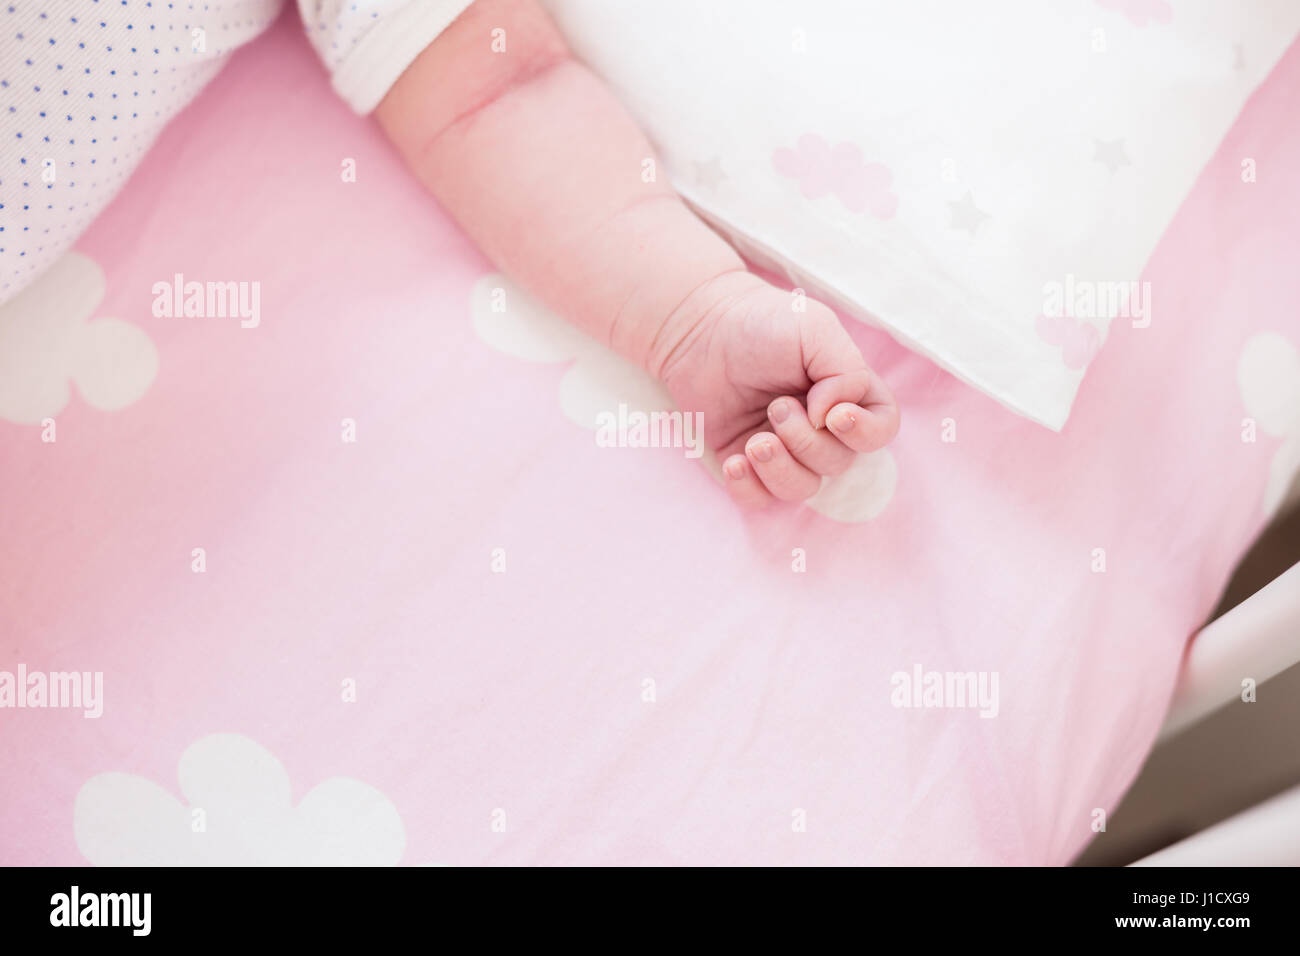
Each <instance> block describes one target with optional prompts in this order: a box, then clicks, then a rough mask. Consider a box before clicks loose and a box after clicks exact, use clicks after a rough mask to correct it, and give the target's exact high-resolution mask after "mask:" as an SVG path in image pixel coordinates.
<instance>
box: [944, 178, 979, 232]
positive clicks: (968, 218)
mask: <svg viewBox="0 0 1300 956" xmlns="http://www.w3.org/2000/svg"><path fill="white" fill-rule="evenodd" d="M948 209H949V211H950V212H951V213H952V228H954V229H965V230H966V231H967V232H968V233H970V234H971V235H972V236H973V235H975V233H976V232H977V231H978V230H979V227H980V223H982V222H983V221H984V220H985V219H987V218H988V217H989V214H988V213H986V212H985V211H984V210H982V209H980V208H979V207H978V206H976V205H975V198H974V196H973V195H972V194H971V192H970V190H969V189H968V190H966V198H965V199H963V200H962V201H961V202H949V203H948Z"/></svg>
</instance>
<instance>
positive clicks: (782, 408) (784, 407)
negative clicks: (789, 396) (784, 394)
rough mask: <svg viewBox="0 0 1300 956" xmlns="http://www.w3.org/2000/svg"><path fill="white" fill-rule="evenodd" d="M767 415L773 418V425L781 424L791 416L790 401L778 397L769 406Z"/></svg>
mask: <svg viewBox="0 0 1300 956" xmlns="http://www.w3.org/2000/svg"><path fill="white" fill-rule="evenodd" d="M767 417H768V418H770V419H772V424H773V425H780V424H781V423H782V422H783V421H785V420H786V419H787V418H789V417H790V403H789V402H787V401H786V400H785V399H784V398H778V399H777V400H776V401H775V402H773V403H772V404H771V405H769V406H767Z"/></svg>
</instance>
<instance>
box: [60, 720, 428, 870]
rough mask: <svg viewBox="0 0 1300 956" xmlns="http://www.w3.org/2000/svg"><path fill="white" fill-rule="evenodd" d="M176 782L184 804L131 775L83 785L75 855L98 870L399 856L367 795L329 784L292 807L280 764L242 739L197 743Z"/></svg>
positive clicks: (375, 798) (399, 834)
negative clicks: (198, 823) (200, 820)
mask: <svg viewBox="0 0 1300 956" xmlns="http://www.w3.org/2000/svg"><path fill="white" fill-rule="evenodd" d="M178 776H179V779H180V789H181V793H182V794H183V795H184V797H185V800H184V802H182V801H181V800H178V799H176V797H174V796H172V794H171V793H169V792H168V791H167V790H165V789H164V788H163V787H161V786H159V785H158V784H157V783H154V782H153V781H152V780H148V779H146V778H144V777H138V776H135V775H134V774H129V773H102V774H99V775H98V776H95V777H91V778H90V779H89V780H87V781H86V783H84V784H83V785H82V787H81V789H80V790H79V791H78V792H77V799H76V803H75V805H74V808H73V828H74V831H75V833H76V839H77V848H78V849H79V850H81V852H82V854H83V855H84V856H85V857H86V859H88V860H89V861H90V862H91V863H93V864H95V865H96V866H393V865H395V864H396V863H397V862H398V860H400V859H401V857H402V853H403V851H404V850H405V848H406V831H405V829H404V828H403V826H402V820H401V817H400V816H399V815H398V813H397V808H396V807H394V806H393V804H392V802H391V801H389V799H388V798H387V797H385V796H384V795H383V794H382V793H380V792H379V791H378V790H376V789H375V788H374V787H371V786H369V785H368V784H364V783H361V782H360V781H358V780H351V779H348V778H346V777H332V778H330V779H329V780H326V781H324V782H323V783H319V784H317V785H316V786H315V787H313V788H312V789H311V790H309V791H308V792H307V793H306V795H304V796H303V798H302V800H300V801H299V802H298V805H297V806H296V807H295V806H291V805H290V802H289V801H290V793H291V790H290V786H289V775H288V774H287V773H286V772H285V769H284V766H283V764H281V763H280V761H279V760H277V759H276V758H275V757H274V756H273V755H272V754H271V753H269V752H268V751H267V750H266V749H265V748H263V747H262V746H260V745H259V744H258V743H256V742H255V741H253V740H250V739H249V738H248V737H244V736H242V735H240V734H212V735H210V736H207V737H201V738H200V739H198V740H196V741H195V742H194V743H193V744H191V745H190V746H189V747H188V748H187V749H186V750H185V752H184V753H183V754H182V755H181V759H180V765H179V768H178ZM196 810H201V811H203V814H202V817H203V823H204V829H203V830H201V831H199V832H195V826H194V821H195V819H196V813H195V811H196Z"/></svg>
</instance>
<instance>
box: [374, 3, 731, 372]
mask: <svg viewBox="0 0 1300 956" xmlns="http://www.w3.org/2000/svg"><path fill="white" fill-rule="evenodd" d="M494 30H504V31H505V32H504V41H505V52H494V51H493V49H492V42H493V31H494ZM497 36H498V38H500V37H501V36H502V35H501V34H497ZM377 115H378V118H379V121H380V123H381V124H382V125H383V127H384V129H385V130H386V131H387V133H388V135H389V136H390V137H391V139H392V140H393V141H394V143H395V144H396V145H397V147H398V148H399V150H400V151H401V152H402V154H403V155H404V156H405V158H406V160H407V162H408V163H409V164H410V166H411V167H412V169H413V170H414V171H415V173H416V175H417V176H418V177H419V178H420V180H421V181H422V182H423V183H424V184H425V186H426V187H427V188H428V189H429V191H430V192H431V193H432V194H433V195H434V196H435V197H436V198H437V199H438V201H439V202H440V203H441V204H442V205H443V207H444V208H446V209H447V211H448V212H449V213H450V214H451V215H452V216H453V217H454V218H455V219H456V220H457V221H458V222H459V223H460V225H461V226H462V228H464V229H465V231H466V232H467V233H468V234H469V236H470V238H471V239H473V240H474V242H475V243H477V244H478V246H479V247H480V248H481V249H482V250H483V252H484V253H485V254H486V255H487V256H488V257H489V258H490V259H492V261H493V262H494V263H496V265H497V266H498V267H499V268H501V269H502V270H503V271H505V272H506V273H507V274H509V275H510V276H511V277H512V278H514V279H515V280H516V281H518V282H520V283H521V284H522V285H523V286H524V287H525V288H527V289H528V290H529V291H530V292H532V293H533V294H534V295H536V296H537V297H538V298H540V299H541V300H542V301H544V302H546V303H547V304H548V305H549V306H551V307H552V308H553V309H555V310H556V311H557V312H558V313H559V314H561V315H562V316H564V317H565V318H566V319H568V320H569V321H571V322H573V323H574V324H576V325H578V326H579V327H580V328H582V329H584V330H585V331H586V332H588V333H589V334H591V335H592V336H593V337H595V338H597V339H598V340H600V341H602V342H605V343H607V344H609V345H611V346H612V347H613V348H615V349H616V350H617V351H618V352H620V353H621V354H622V355H624V356H625V357H627V358H628V359H630V360H631V361H633V362H636V363H637V364H639V365H642V366H644V367H646V368H648V369H649V370H650V371H652V372H655V373H657V372H658V371H659V367H660V366H661V365H662V363H663V361H664V360H665V358H667V355H668V353H669V352H670V351H671V349H672V347H673V345H674V343H675V342H676V341H678V340H680V339H681V337H682V336H683V335H685V334H687V332H688V331H689V327H690V326H691V324H692V323H694V322H695V321H697V320H698V316H697V315H695V314H693V311H692V310H693V303H694V302H695V301H696V300H697V299H698V298H699V296H698V295H697V294H695V293H698V292H699V290H700V289H702V288H703V287H705V286H706V285H708V284H710V283H711V281H712V280H714V279H715V278H717V277H719V276H726V275H728V274H729V273H733V272H737V271H739V270H741V269H743V264H742V263H741V261H740V259H739V257H738V256H737V255H736V253H735V251H734V250H732V249H731V247H730V246H728V245H727V244H726V243H725V242H723V241H722V240H721V239H720V238H719V237H718V236H717V235H716V234H715V233H714V232H712V231H711V230H710V229H709V228H708V227H707V226H705V225H704V224H703V223H702V222H701V221H700V220H699V219H697V218H696V217H695V216H694V215H693V214H692V213H691V212H690V210H689V209H687V208H686V206H685V205H684V204H683V203H682V201H681V200H680V199H679V198H678V197H677V195H676V194H675V193H674V192H673V190H672V188H671V186H669V185H668V183H667V182H666V181H665V177H664V176H663V174H662V171H660V170H657V169H653V167H651V166H650V165H648V163H649V162H652V161H653V151H652V149H651V147H650V144H649V142H648V141H647V140H646V138H645V135H644V134H643V133H642V132H641V131H640V129H638V128H637V126H636V124H635V123H634V122H633V121H632V119H631V117H630V116H628V114H627V112H626V110H624V109H623V107H622V106H621V105H620V104H619V103H618V102H617V100H616V99H615V98H614V96H613V95H612V94H611V93H610V92H609V91H608V90H607V89H606V88H605V86H604V85H603V84H602V83H601V82H600V80H599V79H597V77H596V76H594V75H593V74H592V73H591V72H590V71H589V70H587V69H586V68H585V67H583V66H582V65H580V64H578V63H577V62H575V61H574V60H573V59H572V58H570V57H569V54H568V50H567V48H566V47H565V45H564V42H563V40H562V38H561V37H560V36H559V35H558V33H556V31H555V28H554V26H553V25H552V24H551V23H550V21H549V19H548V18H547V17H546V16H545V14H544V13H543V12H542V11H541V10H540V8H538V7H537V5H536V4H535V3H534V2H532V0H478V2H476V3H475V4H474V5H473V6H472V7H470V8H469V9H468V10H467V11H466V12H465V13H464V14H462V16H461V17H460V18H459V19H458V20H457V21H456V22H455V23H453V24H452V25H451V26H450V27H449V28H448V29H447V30H446V31H445V32H444V33H443V34H442V35H441V36H440V37H438V39H437V40H435V41H434V42H433V43H432V44H431V45H430V46H429V47H428V48H427V49H426V50H425V51H424V52H423V53H422V54H421V55H420V57H419V58H418V59H417V60H416V61H415V62H414V63H412V65H411V66H410V67H409V68H408V69H407V71H406V72H405V73H404V74H403V76H402V78H401V79H400V80H399V81H398V82H397V84H396V85H395V86H394V87H393V88H392V90H390V91H389V93H388V95H387V96H386V97H385V99H384V100H383V102H382V103H381V104H380V106H379V109H378V111H377ZM648 170H650V171H651V172H652V173H653V175H652V174H651V172H647V171H648Z"/></svg>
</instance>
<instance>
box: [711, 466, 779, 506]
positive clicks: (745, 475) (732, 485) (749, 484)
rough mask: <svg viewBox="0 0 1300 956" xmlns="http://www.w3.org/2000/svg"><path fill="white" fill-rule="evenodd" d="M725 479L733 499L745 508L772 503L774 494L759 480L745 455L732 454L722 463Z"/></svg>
mask: <svg viewBox="0 0 1300 956" xmlns="http://www.w3.org/2000/svg"><path fill="white" fill-rule="evenodd" d="M722 476H723V481H724V482H725V484H726V486H727V494H729V495H731V500H732V501H734V502H736V504H738V505H740V506H741V507H743V508H762V507H764V506H766V505H770V504H771V503H772V494H771V492H769V491H768V490H767V488H765V487H764V486H763V482H761V481H759V479H758V475H756V474H754V469H753V468H751V467H750V466H749V461H748V460H747V459H746V458H745V456H744V455H732V456H731V457H730V458H728V459H727V460H726V461H724V462H723V463H722Z"/></svg>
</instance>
